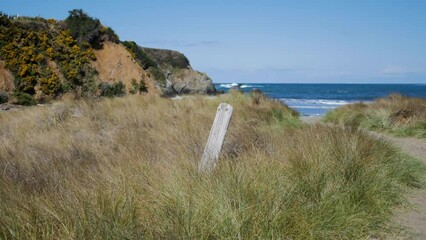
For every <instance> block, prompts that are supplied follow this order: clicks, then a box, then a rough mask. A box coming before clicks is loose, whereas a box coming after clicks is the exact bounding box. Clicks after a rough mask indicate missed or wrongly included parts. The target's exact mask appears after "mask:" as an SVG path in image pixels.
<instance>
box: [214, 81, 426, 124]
mask: <svg viewBox="0 0 426 240" xmlns="http://www.w3.org/2000/svg"><path fill="white" fill-rule="evenodd" d="M235 86H239V87H240V89H241V90H243V91H244V92H250V91H251V90H252V89H259V90H261V91H262V92H263V93H265V94H266V95H267V96H269V97H271V98H274V99H279V100H281V101H283V102H284V103H286V104H287V105H288V106H289V107H291V108H293V109H295V110H297V111H298V112H299V113H300V114H301V115H302V116H321V115H324V114H326V113H327V112H328V111H330V110H332V109H334V108H336V107H340V106H343V105H346V104H350V103H356V102H371V101H373V100H374V99H376V98H380V97H385V96H387V95H389V94H392V93H399V94H402V95H406V96H412V97H423V98H426V84H290V83H288V84H287V83H283V84H281V83H280V84H263V83H243V84H236V83H222V84H220V83H218V84H215V87H216V89H218V90H224V91H225V92H226V91H228V90H229V89H231V88H232V87H235Z"/></svg>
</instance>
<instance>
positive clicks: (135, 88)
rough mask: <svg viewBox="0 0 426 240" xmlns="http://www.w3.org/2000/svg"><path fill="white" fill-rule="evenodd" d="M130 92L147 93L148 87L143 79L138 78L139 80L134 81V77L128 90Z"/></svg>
mask: <svg viewBox="0 0 426 240" xmlns="http://www.w3.org/2000/svg"><path fill="white" fill-rule="evenodd" d="M129 92H130V93H131V94H136V93H147V92H148V88H147V86H146V83H145V81H144V80H142V79H141V80H140V82H139V83H138V82H137V81H136V79H132V89H130V91H129Z"/></svg>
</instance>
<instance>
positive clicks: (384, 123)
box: [325, 94, 426, 138]
mask: <svg viewBox="0 0 426 240" xmlns="http://www.w3.org/2000/svg"><path fill="white" fill-rule="evenodd" d="M325 121H326V122H332V123H337V124H343V125H345V126H351V127H358V126H361V127H364V128H367V129H370V130H377V131H385V132H389V133H391V134H393V135H396V136H415V137H418V138H426V99H424V98H413V97H405V96H402V95H399V94H393V95H390V96H388V97H385V98H380V99H377V100H376V101H375V102H373V103H370V104H363V103H357V104H350V105H346V106H343V107H341V108H338V109H335V110H334V111H331V112H329V113H328V114H327V115H326V116H325Z"/></svg>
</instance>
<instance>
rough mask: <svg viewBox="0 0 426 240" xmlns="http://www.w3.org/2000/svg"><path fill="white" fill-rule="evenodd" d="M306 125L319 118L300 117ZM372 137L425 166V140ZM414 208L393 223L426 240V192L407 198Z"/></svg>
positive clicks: (398, 216) (401, 214)
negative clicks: (396, 148) (388, 143)
mask: <svg viewBox="0 0 426 240" xmlns="http://www.w3.org/2000/svg"><path fill="white" fill-rule="evenodd" d="M301 120H302V121H304V122H306V123H308V124H315V123H318V122H319V121H320V120H321V118H320V117H301ZM370 133H371V134H372V135H373V136H376V137H378V138H383V139H386V140H388V141H390V142H392V143H393V144H394V145H395V146H397V147H399V148H400V149H401V150H402V151H403V152H405V153H407V154H409V155H411V156H413V157H415V158H417V159H418V160H420V161H422V162H423V163H425V164H426V140H425V139H416V138H397V137H392V136H389V135H385V134H381V133H376V132H370ZM409 202H410V203H411V204H412V205H413V206H414V207H413V208H411V209H405V210H401V211H399V212H397V214H396V217H395V222H396V223H398V224H401V225H402V226H405V227H406V228H407V229H408V230H409V231H410V232H411V233H412V234H413V235H412V237H413V238H414V239H419V240H420V239H422V240H426V190H419V191H414V192H413V193H412V194H411V196H410V197H409Z"/></svg>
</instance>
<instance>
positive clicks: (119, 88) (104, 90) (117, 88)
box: [99, 81, 126, 97]
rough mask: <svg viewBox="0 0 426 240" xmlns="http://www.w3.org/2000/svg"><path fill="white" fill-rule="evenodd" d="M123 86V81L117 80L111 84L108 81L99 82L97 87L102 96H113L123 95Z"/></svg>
mask: <svg viewBox="0 0 426 240" xmlns="http://www.w3.org/2000/svg"><path fill="white" fill-rule="evenodd" d="M125 87H126V86H124V84H123V82H121V81H120V82H117V83H113V84H109V83H104V82H103V83H101V84H99V89H100V91H101V96H103V97H114V96H118V97H121V96H124V95H125Z"/></svg>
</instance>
